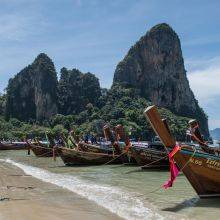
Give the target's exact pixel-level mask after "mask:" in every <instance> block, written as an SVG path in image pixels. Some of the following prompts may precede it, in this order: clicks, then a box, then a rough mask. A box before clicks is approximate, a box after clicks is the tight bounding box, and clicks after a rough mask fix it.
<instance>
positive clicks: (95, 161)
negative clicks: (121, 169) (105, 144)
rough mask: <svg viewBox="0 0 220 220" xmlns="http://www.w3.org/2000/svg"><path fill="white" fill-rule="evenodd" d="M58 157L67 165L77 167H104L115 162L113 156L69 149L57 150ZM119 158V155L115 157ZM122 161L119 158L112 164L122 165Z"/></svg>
mask: <svg viewBox="0 0 220 220" xmlns="http://www.w3.org/2000/svg"><path fill="white" fill-rule="evenodd" d="M56 151H57V153H58V155H59V156H60V157H61V159H62V160H63V162H64V163H65V165H67V166H75V165H103V164H105V163H108V162H109V161H111V160H113V158H114V157H113V156H112V155H109V154H103V153H93V152H85V151H77V150H75V149H69V148H64V147H61V148H57V149H56ZM115 157H117V155H115ZM120 163H122V162H121V159H120V158H117V159H115V160H114V161H112V163H111V164H120Z"/></svg>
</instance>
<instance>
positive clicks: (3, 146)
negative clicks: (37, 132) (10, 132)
mask: <svg viewBox="0 0 220 220" xmlns="http://www.w3.org/2000/svg"><path fill="white" fill-rule="evenodd" d="M25 149H28V145H27V144H25V143H22V144H15V143H11V144H4V143H0V150H25Z"/></svg>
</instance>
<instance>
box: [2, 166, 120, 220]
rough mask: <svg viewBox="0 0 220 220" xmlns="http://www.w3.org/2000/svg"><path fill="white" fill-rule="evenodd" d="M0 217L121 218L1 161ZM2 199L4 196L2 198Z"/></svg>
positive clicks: (8, 219)
mask: <svg viewBox="0 0 220 220" xmlns="http://www.w3.org/2000/svg"><path fill="white" fill-rule="evenodd" d="M0 189H1V190H0V198H1V199H2V200H1V201H0V220H13V219H16V220H29V219H32V220H38V219H41V220H48V218H51V219H53V220H59V219H62V220H70V219H71V220H72V219H83V220H84V219H85V220H86V219H91V220H93V219H94V220H120V219H122V218H120V217H119V216H117V215H116V214H114V213H111V212H110V211H108V210H107V209H105V208H103V207H101V206H99V205H97V204H96V203H94V202H92V201H90V200H87V199H86V198H83V197H81V196H80V195H78V194H76V193H74V192H71V191H69V190H67V189H63V188H61V187H58V186H56V185H54V184H51V183H46V182H43V181H41V180H38V179H36V178H34V177H32V176H30V175H26V174H25V173H24V172H23V171H22V170H21V169H19V168H17V167H15V166H13V165H11V164H8V163H6V162H0ZM4 198H5V199H4Z"/></svg>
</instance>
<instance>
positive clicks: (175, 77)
mask: <svg viewBox="0 0 220 220" xmlns="http://www.w3.org/2000/svg"><path fill="white" fill-rule="evenodd" d="M116 84H120V85H122V86H124V87H133V88H136V89H137V90H138V91H139V94H140V95H141V96H142V97H145V98H146V99H148V100H150V101H151V102H153V103H154V104H156V105H158V106H160V107H165V108H168V109H170V110H171V111H172V112H174V113H175V114H177V115H182V116H187V117H191V118H196V119H198V120H199V121H200V124H201V129H202V132H203V134H204V135H206V136H209V131H208V123H207V117H206V115H205V114H204V112H203V110H202V109H201V108H200V107H199V105H198V102H197V100H196V99H195V97H194V94H193V92H192V90H191V89H190V87H189V82H188V79H187V77H186V70H185V67H184V61H183V56H182V51H181V45H180V40H179V38H178V36H177V34H176V33H175V32H174V30H173V29H172V28H171V27H170V26H169V25H167V24H159V25H156V26H154V27H153V28H152V29H151V30H150V31H148V32H147V33H146V35H145V36H143V37H141V39H140V40H139V41H138V42H137V43H136V44H135V45H134V46H132V47H131V49H130V50H129V51H128V53H127V55H126V56H125V58H124V59H123V60H122V61H121V62H120V63H119V64H118V66H117V68H116V70H115V74H114V80H113V86H114V85H116Z"/></svg>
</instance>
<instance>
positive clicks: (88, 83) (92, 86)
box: [58, 68, 101, 115]
mask: <svg viewBox="0 0 220 220" xmlns="http://www.w3.org/2000/svg"><path fill="white" fill-rule="evenodd" d="M58 95H59V112H60V113H61V114H64V115H68V114H77V113H79V112H81V111H83V110H85V109H86V106H87V104H89V103H91V104H92V105H94V106H96V105H97V102H98V100H99V97H100V96H101V88H100V84H99V79H98V78H97V77H95V75H93V74H91V73H85V74H84V73H82V72H80V71H79V70H77V69H73V70H67V69H66V68H62V69H61V77H60V81H59V85H58Z"/></svg>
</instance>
